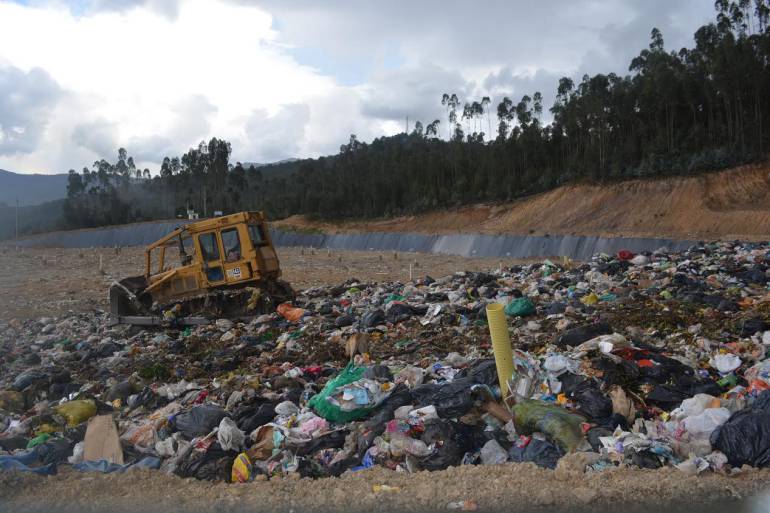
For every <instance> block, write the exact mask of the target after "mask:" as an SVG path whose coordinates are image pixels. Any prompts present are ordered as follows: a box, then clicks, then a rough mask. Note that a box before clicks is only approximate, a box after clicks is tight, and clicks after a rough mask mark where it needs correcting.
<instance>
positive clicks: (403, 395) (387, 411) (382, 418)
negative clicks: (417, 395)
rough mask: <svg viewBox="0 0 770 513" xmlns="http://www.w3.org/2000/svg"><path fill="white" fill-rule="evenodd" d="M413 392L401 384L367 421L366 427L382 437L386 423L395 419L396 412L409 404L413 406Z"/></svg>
mask: <svg viewBox="0 0 770 513" xmlns="http://www.w3.org/2000/svg"><path fill="white" fill-rule="evenodd" d="M413 401H414V398H413V397H412V391H411V390H409V387H408V386H406V385H404V384H403V383H399V384H398V385H396V387H395V388H394V389H393V391H392V392H391V393H390V395H389V396H388V397H387V399H385V400H384V401H383V402H382V403H380V405H379V407H378V408H377V410H375V412H374V413H373V414H372V415H371V417H369V419H368V420H367V421H366V426H367V427H368V428H370V429H372V430H374V431H375V432H377V435H380V434H382V433H383V431H385V423H386V422H388V421H389V420H392V419H393V415H394V413H395V411H396V410H397V409H398V408H400V407H402V406H406V405H407V404H412V402H413Z"/></svg>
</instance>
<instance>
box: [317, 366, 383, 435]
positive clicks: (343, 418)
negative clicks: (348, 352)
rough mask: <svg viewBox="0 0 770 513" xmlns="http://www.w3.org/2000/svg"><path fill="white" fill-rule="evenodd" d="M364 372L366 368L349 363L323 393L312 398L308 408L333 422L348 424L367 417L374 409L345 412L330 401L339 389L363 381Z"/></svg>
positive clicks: (364, 408) (365, 408)
mask: <svg viewBox="0 0 770 513" xmlns="http://www.w3.org/2000/svg"><path fill="white" fill-rule="evenodd" d="M364 372H366V367H358V366H356V365H354V364H353V363H352V362H351V363H348V364H347V365H346V366H345V368H344V369H342V371H341V372H340V373H339V374H337V375H336V376H335V377H334V378H333V379H331V380H329V382H328V383H327V384H326V386H325V387H324V388H323V390H321V392H319V393H318V394H316V395H314V396H313V397H311V398H310V400H309V401H308V406H310V407H311V408H313V410H314V411H315V412H316V413H317V414H318V415H319V416H321V417H323V418H325V419H326V420H328V421H331V422H338V423H346V422H351V421H353V420H359V419H362V418H364V417H366V416H367V415H369V414H370V413H371V412H372V411H373V410H374V408H371V407H362V408H357V409H354V410H351V411H343V410H342V408H340V407H339V406H337V405H335V404H332V403H331V402H329V400H328V399H329V397H331V396H332V395H333V394H334V393H335V392H336V391H337V389H338V388H339V387H342V386H345V385H348V384H350V383H353V382H354V381H358V380H359V379H361V377H362V376H363V374H364Z"/></svg>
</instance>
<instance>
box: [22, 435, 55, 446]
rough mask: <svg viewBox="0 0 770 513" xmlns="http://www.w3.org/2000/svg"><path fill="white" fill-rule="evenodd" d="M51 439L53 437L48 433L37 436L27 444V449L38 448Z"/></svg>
mask: <svg viewBox="0 0 770 513" xmlns="http://www.w3.org/2000/svg"><path fill="white" fill-rule="evenodd" d="M49 438H51V435H49V434H48V433H43V434H42V435H37V436H36V437H35V438H33V439H31V440H30V441H29V442H27V449H32V448H34V447H37V446H38V445H40V444H44V443H46V442H47V441H48V439H49Z"/></svg>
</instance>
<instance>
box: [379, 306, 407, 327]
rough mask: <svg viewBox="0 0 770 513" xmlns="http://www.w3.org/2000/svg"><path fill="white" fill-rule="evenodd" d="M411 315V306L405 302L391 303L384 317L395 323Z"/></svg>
mask: <svg viewBox="0 0 770 513" xmlns="http://www.w3.org/2000/svg"><path fill="white" fill-rule="evenodd" d="M412 315H414V312H413V311H412V307H410V306H409V305H407V304H406V303H392V304H391V305H390V308H388V315H387V316H386V319H387V320H388V322H389V323H392V324H396V323H399V322H402V321H405V320H407V319H409V318H410V317H411V316H412ZM369 327H371V326H369Z"/></svg>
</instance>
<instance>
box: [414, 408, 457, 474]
mask: <svg viewBox="0 0 770 513" xmlns="http://www.w3.org/2000/svg"><path fill="white" fill-rule="evenodd" d="M457 435H458V434H457V430H456V423H455V422H451V421H447V420H444V419H431V420H429V421H427V422H426V423H425V431H423V433H422V436H421V437H420V439H421V440H422V441H423V442H425V444H426V445H431V444H434V449H433V452H432V453H431V454H429V455H428V456H425V457H423V458H420V466H421V467H422V468H423V469H424V470H444V469H445V468H447V467H451V466H454V465H459V464H460V462H461V461H462V458H463V454H464V453H465V451H463V448H462V447H461V446H460V444H458V442H457V440H458V436H457Z"/></svg>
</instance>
